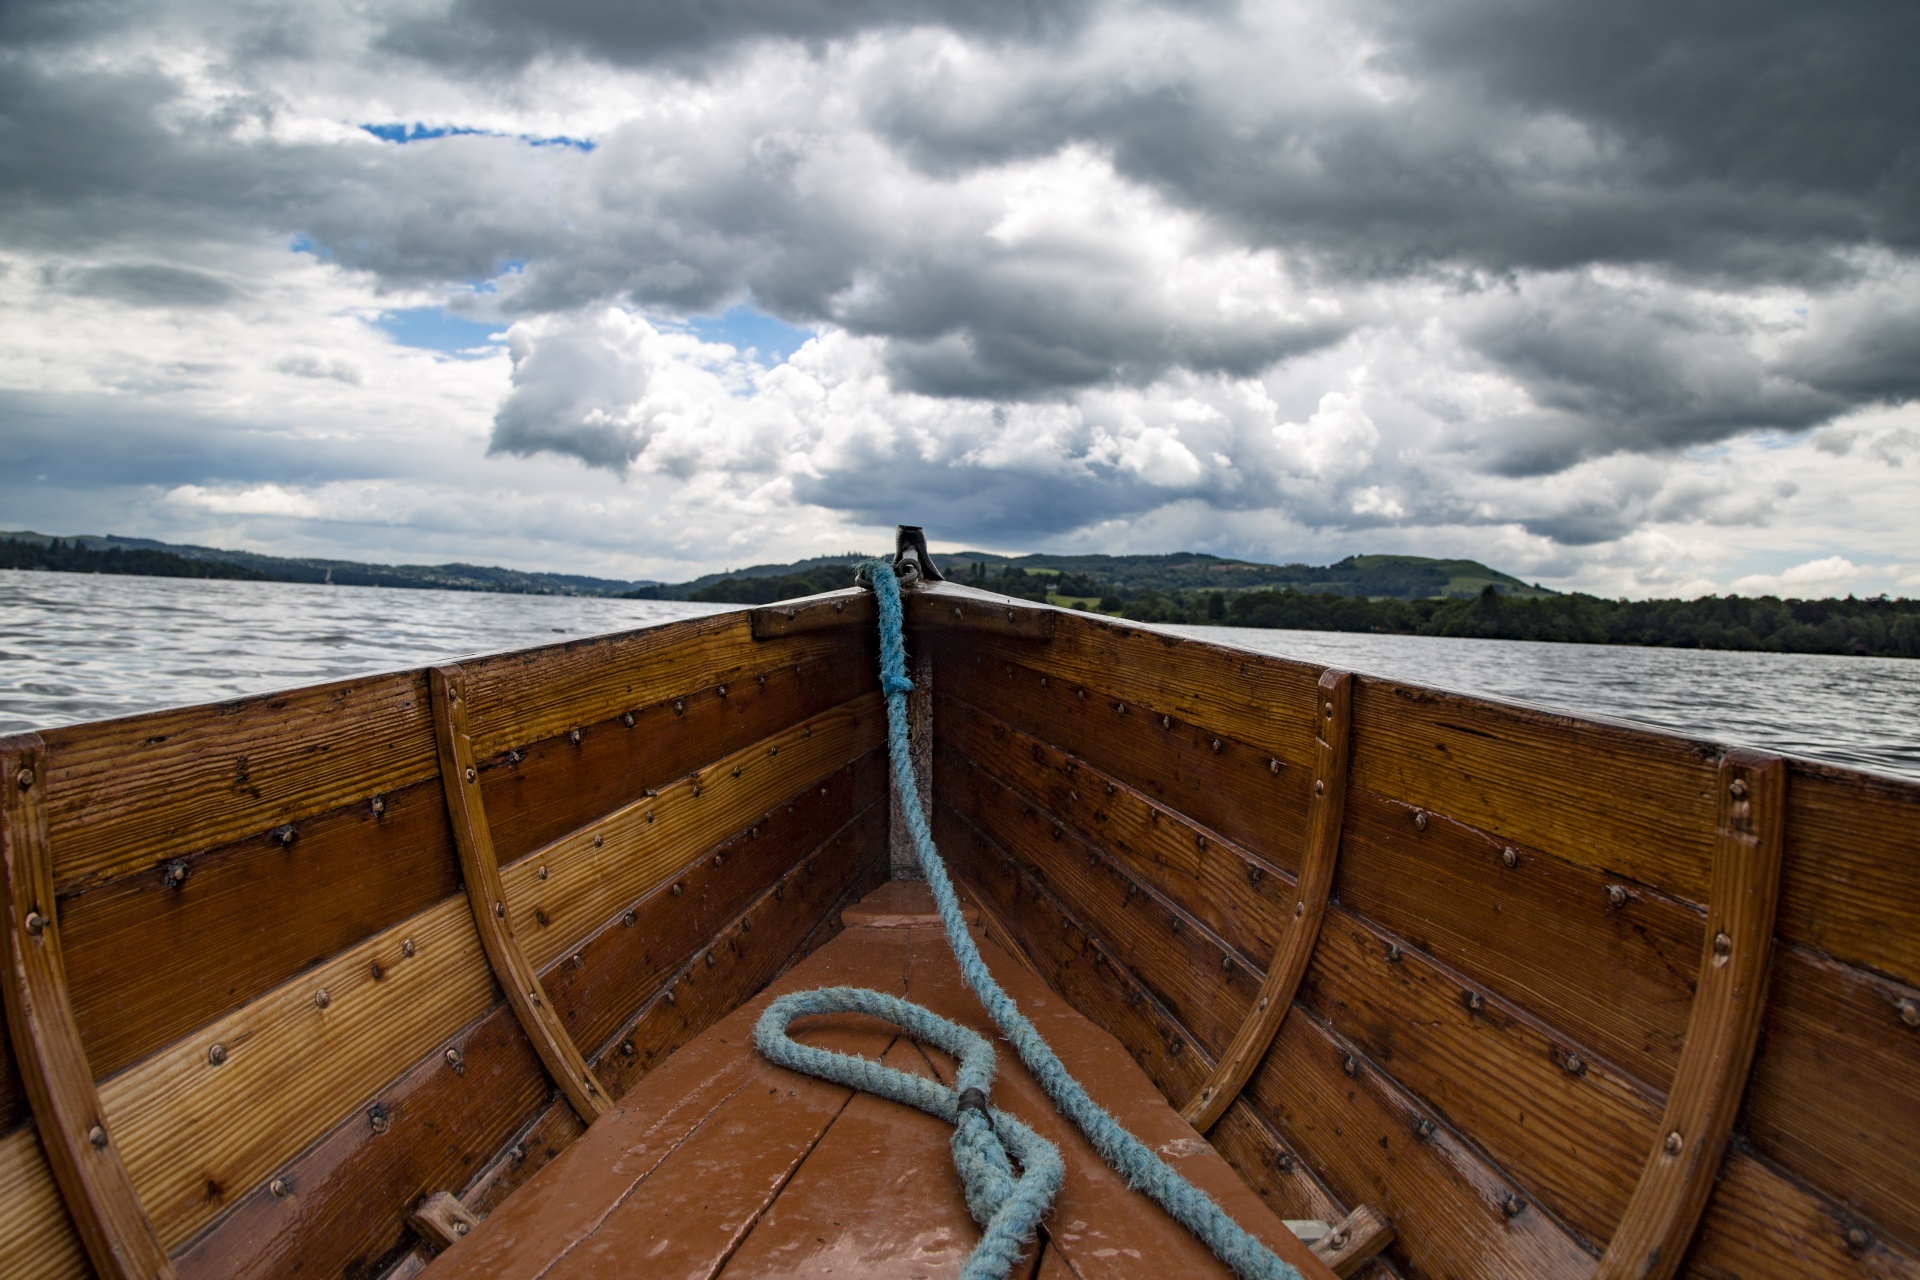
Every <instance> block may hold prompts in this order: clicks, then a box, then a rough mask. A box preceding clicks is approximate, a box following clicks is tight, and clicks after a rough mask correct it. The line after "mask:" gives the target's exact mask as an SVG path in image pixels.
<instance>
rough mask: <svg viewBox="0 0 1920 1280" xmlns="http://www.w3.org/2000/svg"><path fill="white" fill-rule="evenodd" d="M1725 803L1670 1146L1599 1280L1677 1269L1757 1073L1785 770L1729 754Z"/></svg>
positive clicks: (1644, 1182)
mask: <svg viewBox="0 0 1920 1280" xmlns="http://www.w3.org/2000/svg"><path fill="white" fill-rule="evenodd" d="M1719 797H1720V799H1719V806H1718V810H1717V813H1716V817H1715V823H1714V849H1713V876H1712V888H1711V890H1710V891H1709V893H1708V897H1707V927H1706V939H1705V943H1704V945H1703V946H1702V948H1701V957H1700V971H1699V979H1698V982H1697V983H1696V985H1695V988H1694V996H1693V1007H1692V1009H1691V1011H1690V1012H1689V1014H1688V1017H1687V1038H1686V1041H1685V1042H1684V1044H1683V1045H1682V1047H1681V1050H1680V1062H1679V1064H1678V1066H1677V1067H1676V1069H1675V1071H1674V1076H1673V1085H1672V1087H1671V1089H1670V1090H1669V1091H1668V1093H1667V1103H1666V1110H1665V1113H1664V1115H1663V1116H1662V1120H1661V1125H1660V1130H1659V1131H1660V1132H1661V1133H1662V1134H1664V1135H1665V1136H1664V1137H1663V1138H1661V1139H1660V1141H1659V1143H1658V1144H1657V1145H1656V1146H1655V1148H1654V1149H1653V1151H1651V1152H1650V1153H1648V1156H1647V1161H1646V1164H1645V1165H1644V1166H1643V1167H1642V1169H1641V1173H1640V1181H1639V1182H1638V1183H1637V1184H1636V1185H1635V1187H1634V1190H1633V1195H1632V1197H1631V1198H1630V1199H1629V1200H1628V1201H1627V1208H1626V1212H1625V1213H1624V1214H1622V1215H1621V1218H1620V1223H1619V1225H1618V1226H1617V1227H1615V1229H1614V1233H1613V1239H1612V1240H1611V1241H1610V1242H1609V1243H1608V1245H1607V1251H1606V1254H1605V1256H1603V1257H1602V1258H1601V1260H1600V1265H1599V1267H1598V1268H1597V1269H1596V1270H1595V1272H1594V1277H1595V1280H1628V1278H1629V1277H1631V1278H1632V1280H1669V1277H1671V1276H1672V1275H1673V1274H1674V1272H1675V1271H1676V1270H1677V1269H1678V1267H1679V1265H1680V1262H1681V1259H1682V1257H1683V1256H1684V1255H1685V1253H1686V1251H1687V1242H1688V1241H1689V1240H1690V1239H1692V1238H1693V1234H1694V1230H1695V1228H1696V1227H1697V1226H1698V1225H1699V1222H1700V1215H1701V1213H1702V1212H1703V1211H1704V1210H1705V1209H1706V1205H1707V1199H1708V1197H1709V1196H1710V1195H1711V1194H1712V1191H1713V1184H1714V1178H1715V1175H1716V1174H1717V1173H1718V1172H1719V1169H1720V1163H1721V1159H1722V1158H1723V1157H1724V1156H1725V1154H1726V1149H1727V1139H1728V1136H1729V1134H1730V1133H1731V1131H1732V1128H1733V1121H1734V1116H1735V1114H1736V1113H1737V1111H1738V1110H1739V1107H1740V1099H1741V1097H1742V1096H1743V1095H1744V1094H1745V1092H1746V1087H1747V1076H1748V1072H1749V1071H1750V1070H1751V1068H1752V1066H1753V1053H1754V1046H1755V1044H1756V1042H1757V1041H1758V1039H1759V1035H1760V1024H1761V1021H1762V1017H1763V1015H1764V1012H1765V1005H1766V998H1767V971H1768V968H1769V967H1770V965H1771V963H1772V958H1773V930H1774V917H1775V913H1776V910H1777V908H1778V905H1779V899H1780V863H1781V844H1782V833H1783V832H1784V831H1785V829H1786V808H1787V768H1786V763H1785V762H1784V761H1783V760H1781V759H1780V758H1779V757H1778V756H1772V755H1768V754H1765V753H1763V752H1758V751H1749V750H1745V749H1736V750H1733V751H1729V752H1728V753H1727V754H1726V755H1725V756H1724V757H1722V759H1721V761H1720V787H1719ZM1683 1154H1685V1157H1686V1158H1684V1159H1682V1158H1680V1157H1681V1156H1682V1155H1683Z"/></svg>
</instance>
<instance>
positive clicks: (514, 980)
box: [427, 666, 613, 1124]
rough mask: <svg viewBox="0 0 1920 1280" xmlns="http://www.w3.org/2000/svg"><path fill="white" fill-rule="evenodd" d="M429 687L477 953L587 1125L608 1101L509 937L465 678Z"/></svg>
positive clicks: (433, 677) (447, 675) (441, 676)
mask: <svg viewBox="0 0 1920 1280" xmlns="http://www.w3.org/2000/svg"><path fill="white" fill-rule="evenodd" d="M427 683H428V687H429V688H430V689H431V691H432V694H433V724H434V740H435V742H436V744H437V745H438V747H439V752H440V784H441V787H442V789H443V790H444V791H445V793H446V797H447V813H448V816H449V817H450V818H451V820H452V823H453V843H454V847H455V848H456V849H458V850H459V852H460V878H461V880H462V881H463V882H464V883H465V885H466V891H467V905H468V906H469V907H471V908H472V910H473V922H474V927H475V929H476V930H477V932H478V933H479V935H480V945H481V948H482V949H483V950H484V951H485V952H486V955H487V964H488V965H489V967H491V968H492V970H493V976H494V980H495V981H496V982H498V983H499V984H500V987H501V990H502V991H504V992H505V993H506V997H507V1004H508V1005H509V1006H510V1007H511V1008H512V1009H513V1014H514V1017H515V1018H517V1019H519V1021H520V1029H521V1030H522V1031H524V1032H526V1035H527V1039H528V1041H529V1042H530V1043H531V1044H532V1045H533V1051H534V1053H536V1054H537V1055H539V1058H540V1062H541V1064H542V1065H543V1066H545V1067H546V1069H547V1075H548V1077H549V1078H550V1079H552V1080H553V1082H554V1084H555V1085H557V1086H558V1087H559V1089H560V1092H561V1094H562V1095H563V1096H565V1098H566V1099H567V1103H568V1105H570V1106H571V1107H572V1108H573V1110H574V1114H575V1115H577V1116H579V1117H580V1119H581V1120H582V1121H584V1122H586V1123H588V1124H591V1123H593V1121H594V1120H595V1119H597V1118H598V1117H600V1116H602V1115H605V1114H606V1112H607V1111H608V1109H609V1108H610V1107H612V1105H613V1103H612V1101H611V1100H610V1099H609V1098H608V1097H607V1094H606V1091H605V1090H604V1089H602V1088H601V1087H600V1082H599V1081H598V1080H596V1079H594V1076H593V1069H592V1068H591V1067H589V1066H587V1060H586V1057H585V1056H584V1055H583V1054H582V1053H581V1052H580V1047H579V1046H578V1045H576V1044H574V1042H573V1037H572V1036H571V1035H569V1034H568V1033H567V1028H566V1026H565V1025H564V1024H563V1023H562V1022H561V1021H560V1016H559V1014H557V1013H555V1012H554V1008H553V1003H552V1001H550V1000H549V999H548V997H547V992H546V988H545V987H543V986H542V985H541V984H540V978H539V975H538V974H536V973H535V972H534V968H533V964H532V962H531V961H529V960H528V958H527V954H526V952H525V951H524V950H523V949H522V948H521V946H520V939H519V937H518V936H516V934H515V933H514V928H513V925H514V921H513V918H512V916H511V915H510V914H509V912H508V910H507V891H506V888H505V886H503V885H502V884H501V882H500V861H499V858H498V857H497V856H496V855H495V853H494V849H493V831H492V829H491V828H490V827H489V826H488V824H487V809H486V802H485V801H484V800H483V799H482V798H481V794H480V771H479V768H478V766H477V765H476V764H475V763H474V756H473V739H472V737H471V736H470V735H469V734H468V732H467V694H466V678H465V675H464V674H463V673H462V672H461V670H460V668H459V667H458V666H441V667H434V668H432V669H431V670H430V671H429V672H428V673H427Z"/></svg>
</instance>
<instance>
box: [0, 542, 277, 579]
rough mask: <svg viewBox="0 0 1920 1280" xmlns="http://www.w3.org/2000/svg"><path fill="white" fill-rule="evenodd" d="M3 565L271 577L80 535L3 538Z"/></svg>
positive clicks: (140, 573) (239, 567)
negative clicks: (88, 541)
mask: <svg viewBox="0 0 1920 1280" xmlns="http://www.w3.org/2000/svg"><path fill="white" fill-rule="evenodd" d="M0 569H43V570H51V571H53V572H57V573H128V574H135V575H137V576H140V577H146V578H244V579H247V580H249V581H254V582H263V581H267V580H268V578H267V575H266V574H264V573H261V572H260V571H259V570H257V569H249V568H247V567H246V566H245V565H238V564H229V563H227V562H226V561H224V560H193V559H189V558H188V557H186V556H177V555H174V554H173V553H172V552H170V551H152V550H146V549H122V548H120V547H110V548H108V549H107V550H105V551H95V550H93V549H92V548H90V547H84V546H82V545H80V542H79V540H78V539H75V540H74V541H72V542H64V543H63V542H62V541H61V540H60V539H58V538H54V539H52V540H51V541H49V542H31V541H27V540H24V539H20V538H5V539H0Z"/></svg>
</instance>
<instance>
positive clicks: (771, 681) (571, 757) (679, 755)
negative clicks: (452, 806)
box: [480, 645, 874, 865]
mask: <svg viewBox="0 0 1920 1280" xmlns="http://www.w3.org/2000/svg"><path fill="white" fill-rule="evenodd" d="M789 647H790V646H786V645H763V646H761V648H760V650H759V652H758V653H757V655H756V656H757V657H758V658H759V659H760V661H759V662H757V663H755V664H753V665H752V666H751V667H750V668H748V669H743V670H742V671H741V672H740V673H739V675H738V676H737V678H735V679H732V680H730V681H727V682H724V683H719V684H708V685H702V686H691V687H687V688H683V689H675V690H673V691H672V693H671V695H670V696H668V697H664V698H662V699H660V700H659V701H657V702H653V703H649V704H648V705H646V706H642V707H637V708H628V709H625V710H622V711H620V713H619V714H617V715H613V716H610V717H608V718H607V719H605V720H601V721H597V722H592V723H582V724H577V725H572V726H569V727H568V728H567V729H566V730H565V731H564V732H561V733H557V734H554V735H552V736H551V737H547V738H541V739H535V740H526V741H521V742H518V743H515V744H514V745H513V746H512V747H511V748H509V749H508V750H506V751H501V752H496V753H495V754H494V755H492V756H490V757H485V758H483V759H481V761H480V787H481V791H482V793H483V794H484V796H485V798H486V802H487V818H488V821H489V822H490V823H491V825H492V827H493V844H494V848H495V849H496V850H498V851H499V854H500V861H501V864H502V865H506V864H508V863H512V862H516V861H518V860H519V859H521V858H523V857H525V856H526V855H527V854H529V853H532V852H533V851H534V850H536V849H539V848H542V847H544V846H546V845H548V844H550V843H552V842H553V841H555V840H557V839H559V838H560V837H561V836H564V835H566V834H567V833H568V832H570V831H575V830H578V829H579V828H580V827H582V826H584V825H586V824H587V823H589V822H591V821H593V820H594V819H595V818H598V817H600V816H601V815H603V814H606V813H610V812H612V811H613V810H615V809H618V808H620V807H621V806H622V805H625V804H630V803H631V802H633V801H635V800H638V799H641V798H643V797H644V796H645V795H646V793H647V792H649V791H658V790H660V789H662V788H664V787H666V786H668V785H670V784H672V783H673V782H675V781H676V780H678V779H680V778H682V777H684V776H686V775H687V774H689V773H692V772H694V771H696V770H698V769H700V768H702V767H703V766H705V765H708V764H711V763H712V762H713V761H715V760H719V759H721V758H723V757H725V756H730V755H732V754H734V753H735V752H737V751H740V750H742V749H743V748H745V747H748V746H751V745H752V744H753V743H756V742H761V741H764V740H765V739H768V738H771V737H773V736H774V735H776V734H778V733H779V732H780V731H781V730H783V729H787V728H789V727H791V726H793V725H795V724H799V723H801V722H802V721H805V720H808V719H810V718H812V717H813V716H817V715H820V714H822V713H823V712H825V711H827V710H829V709H831V708H833V707H836V706H838V705H840V704H841V703H843V702H847V701H849V700H851V699H853V698H857V697H859V696H860V695H861V694H863V693H866V692H867V691H868V690H870V689H872V688H873V684H874V681H873V673H872V671H871V670H867V669H863V668H862V667H860V665H859V664H858V663H856V662H852V661H843V660H837V659H834V658H818V659H814V660H811V661H807V662H787V661H785V660H784V659H783V658H782V656H781V655H782V652H783V651H784V650H785V649H787V648H789Z"/></svg>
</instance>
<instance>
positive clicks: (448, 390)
mask: <svg viewBox="0 0 1920 1280" xmlns="http://www.w3.org/2000/svg"><path fill="white" fill-rule="evenodd" d="M1916 49H1920V7H1916V6H1914V5H1912V4H1901V3H1889V2H1887V0H1861V2H1859V3H1848V2H1847V0H1823V2H1822V3H1819V4H1809V3H1806V2H1805V0H1796V2H1794V3H1777V2H1775V0H1737V2H1736V0H1725V2H1724V3H1715V2H1714V0H1701V2H1687V0H1659V2H1657V3H1656V2H1650V0H1620V2H1617V3H1607V4H1594V3H1591V2H1590V0H1579V2H1577V3H1574V2H1569V3H1545V2H1542V3H1534V4H1514V3H1511V0H1281V2H1275V3H1254V2H1249V3H1243V4H1236V3H1232V2H1231V0H1168V2H1166V3H1140V2H1133V0H1062V2H1060V3H1049V2H1048V0H959V2H954V0H837V2H836V0H622V2H618V3H615V2H610V0H383V3H381V4H377V5H368V4H364V3H359V2H358V0H355V2H354V3H329V2H328V0H313V2H309V3H301V4H273V3H265V2H262V0H254V2H251V3H249V2H247V0H236V2H234V3H221V2H220V0H156V2H154V3H117V2H115V0H56V2H39V3H36V2H34V0H26V2H22V0H13V3H10V4H6V5H4V6H0V462H4V466H0V527H10V528H37V529H40V530H43V531H46V532H55V533H79V532H116V533H126V534H141V535H147V536H153V537H161V538H166V539H170V540H174V541H195V542H203V543H211V544H215V545H223V546H245V547H250V548H253V549H257V550H263V551H272V552H280V553H286V554H334V555H343V556H350V557H354V558H365V559H383V560H409V561H422V560H427V561H437V560H445V559H456V558H457V559H464V560H472V561H481V562H491V563H502V564H511V565H516V566H520V567H526V568H549V569H570V570H575V571H581V572H593V573H604V574H609V575H616V576H623V577H624V576H651V577H664V578H670V579H673V578H681V577H686V576H690V575H691V574H693V573H695V572H700V571H705V570H708V569H714V568H724V567H727V566H730V565H740V564H744V563H750V562H754V561H766V560H784V559H788V558H792V557H796V556H800V555H807V554H816V553H820V552H826V551H839V550H844V549H850V548H877V547H879V546H882V545H884V544H885V543H886V541H887V540H888V534H887V532H886V531H887V530H889V529H890V527H891V525H892V524H894V523H895V522H896V521H907V522H913V523H920V524H924V525H926V526H928V528H929V529H930V531H931V532H932V534H933V535H934V537H935V539H936V546H944V547H947V548H949V549H951V548H955V547H959V546H978V547H987V548H993V549H1002V550H1027V549H1039V548H1046V549H1056V550H1093V551H1103V550H1104V551H1173V550H1183V549H1192V550H1206V551H1214V552H1218V553H1221V554H1231V555H1247V556H1254V557H1258V558H1262V559H1280V560H1308V561H1313V562H1326V561H1328V560H1332V559H1337V558H1339V557H1340V556H1343V555H1346V554H1349V553H1354V552H1366V551H1377V552H1410V553H1416V554H1428V555H1466V556H1472V557H1475V558H1479V559H1482V560H1485V561H1488V562H1490V563H1493V564H1495V565H1498V566H1500V567H1502V568H1505V569H1508V570H1510V571H1512V572H1515V573H1519V574H1522V575H1524V576H1526V577H1528V578H1530V579H1538V580H1540V581H1543V582H1546V583H1547V584H1549V585H1553V586H1559V587H1578V588H1581V589H1587V590H1595V591H1600V592H1603V593H1606V594H1621V595H1636V596H1638V595H1673V594H1686V595H1693V594H1699V593H1701V592H1706V591H1724V590H1727V589H1738V590H1742V591H1746V592H1749V593H1751V592H1754V591H1760V590H1783V589H1784V590H1785V591H1787V592H1789V593H1794V594H1826V593H1830V592H1844V591H1849V590H1851V591H1855V592H1862V593H1872V592H1878V591H1882V590H1891V591H1894V592H1903V593H1905V594H1909V595H1913V594H1920V514H1916V508H1920V405H1917V404H1916V403H1915V400H1914V397H1915V395H1916V392H1920V129H1916V127H1915V126H1916V122H1920V55H1916V53H1915V50H1916Z"/></svg>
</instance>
